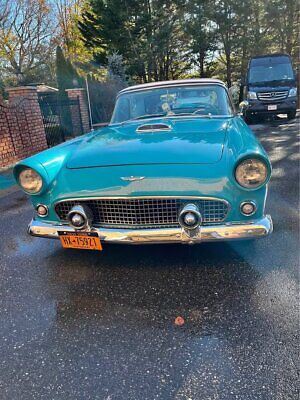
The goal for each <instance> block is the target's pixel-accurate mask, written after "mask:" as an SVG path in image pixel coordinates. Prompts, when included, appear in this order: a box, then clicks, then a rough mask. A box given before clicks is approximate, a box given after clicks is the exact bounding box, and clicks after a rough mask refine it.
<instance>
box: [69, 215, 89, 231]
mask: <svg viewBox="0 0 300 400" xmlns="http://www.w3.org/2000/svg"><path fill="white" fill-rule="evenodd" d="M85 222H86V221H85V219H84V218H83V216H82V215H81V214H73V215H72V217H71V223H72V225H73V226H74V227H76V228H81V227H83V226H84V225H85Z"/></svg>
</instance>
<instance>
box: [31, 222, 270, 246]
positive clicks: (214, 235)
mask: <svg viewBox="0 0 300 400" xmlns="http://www.w3.org/2000/svg"><path fill="white" fill-rule="evenodd" d="M272 230H273V224H272V219H271V217H270V216H269V215H266V216H265V217H264V218H262V219H259V220H254V221H251V222H248V223H227V224H223V225H211V226H201V227H200V229H199V230H198V231H196V232H194V233H193V235H190V234H189V233H188V232H187V231H185V230H184V229H182V228H179V227H178V228H177V227H176V228H161V229H105V228H92V229H91V231H93V232H97V233H98V235H99V237H100V239H101V240H102V241H105V242H111V243H126V244H146V243H199V242H211V241H219V240H236V239H256V238H260V237H264V236H267V235H268V234H270V233H271V232H272ZM58 232H75V229H73V228H72V227H71V226H68V225H52V224H50V223H45V222H41V221H36V220H32V221H31V223H30V224H29V226H28V233H29V234H30V235H32V236H40V237H46V238H52V239H58V238H59V236H58ZM79 232H80V231H79Z"/></svg>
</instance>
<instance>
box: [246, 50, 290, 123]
mask: <svg viewBox="0 0 300 400" xmlns="http://www.w3.org/2000/svg"><path fill="white" fill-rule="evenodd" d="M243 93H244V100H246V101H247V103H246V105H247V106H246V107H245V108H244V110H243V113H244V117H245V119H246V121H247V122H252V121H253V120H254V119H255V118H256V117H266V116H269V115H274V114H275V115H276V114H287V117H288V119H293V118H295V116H296V107H297V87H296V76H295V72H294V70H293V66H292V61H291V58H290V56H289V55H287V54H268V55H264V56H257V57H252V58H251V60H250V62H249V65H248V71H247V78H246V82H245V86H244V92H243Z"/></svg>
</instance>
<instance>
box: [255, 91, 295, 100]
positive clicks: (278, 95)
mask: <svg viewBox="0 0 300 400" xmlns="http://www.w3.org/2000/svg"><path fill="white" fill-rule="evenodd" d="M287 95H288V91H287V90H285V91H282V92H261V93H257V98H258V100H262V101H276V100H283V99H286V98H287Z"/></svg>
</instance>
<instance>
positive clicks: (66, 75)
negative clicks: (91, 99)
mask: <svg viewBox="0 0 300 400" xmlns="http://www.w3.org/2000/svg"><path fill="white" fill-rule="evenodd" d="M56 79H57V85H58V89H59V92H60V96H61V97H65V95H66V94H65V90H66V89H72V88H78V87H82V85H83V80H82V78H81V77H80V76H79V74H78V73H77V71H76V69H75V68H74V67H73V65H72V64H71V62H70V61H69V60H67V59H66V58H65V56H64V53H63V51H62V49H61V47H60V46H57V48H56Z"/></svg>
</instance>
